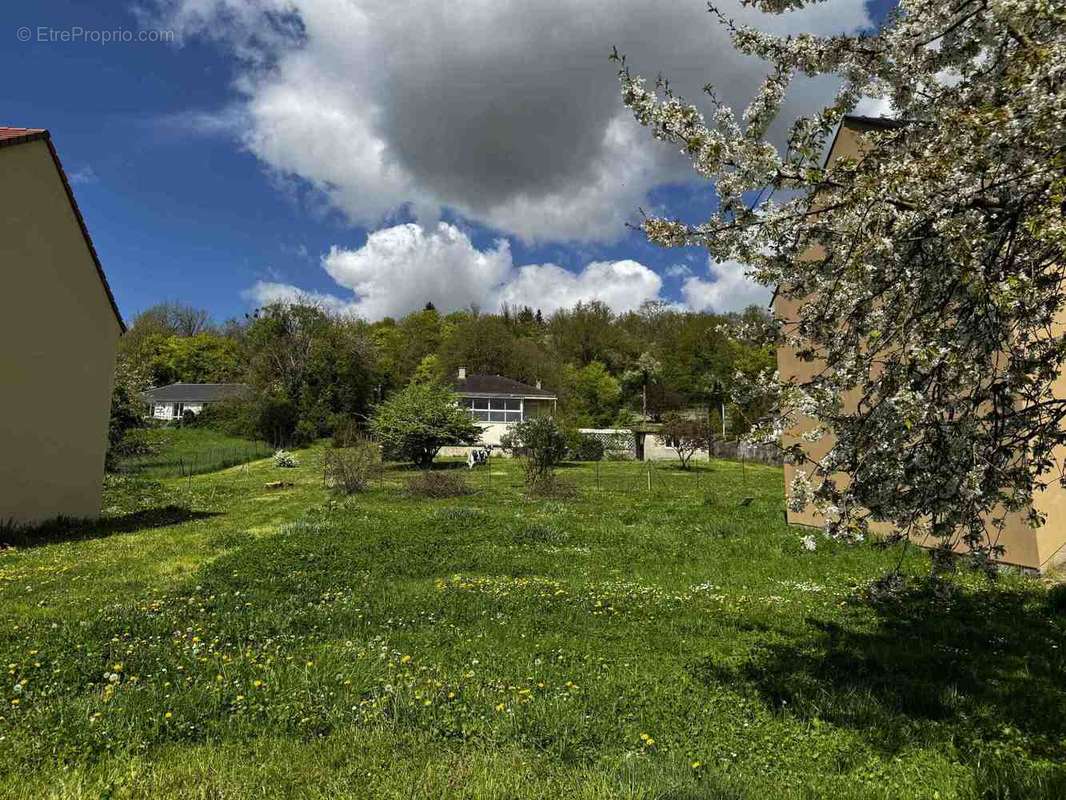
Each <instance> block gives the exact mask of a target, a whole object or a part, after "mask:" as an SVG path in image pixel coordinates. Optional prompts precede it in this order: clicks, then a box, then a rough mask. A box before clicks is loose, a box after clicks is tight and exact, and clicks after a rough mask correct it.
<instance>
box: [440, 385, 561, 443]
mask: <svg viewBox="0 0 1066 800" xmlns="http://www.w3.org/2000/svg"><path fill="white" fill-rule="evenodd" d="M452 391H454V392H455V393H456V394H457V395H459V402H460V404H461V405H463V406H464V407H465V408H468V409H470V416H471V417H473V418H474V421H475V422H476V423H477V424H478V427H480V428H481V444H482V445H485V446H488V447H499V446H500V437H502V436H503V434H504V433H506V432H507V430H508V429H509V428H510V427H511V426H512V425H514V424H515V423H516V422H521V421H523V420H525V419H528V418H530V417H538V416H543V415H545V414H554V413H555V408H556V404H557V401H558V397H556V396H555V394H553V393H552V392H549V391H547V390H545V389H543V388H541V385H540V382H539V381H538V382H537V385H536V386H530V385H529V384H527V383H522V382H521V381H516V380H512V379H511V378H504V377H503V376H501V375H467V374H466V369H465V368H460V369H459V374H458V375H457V377H456V380H455V381H454V382H453V384H452Z"/></svg>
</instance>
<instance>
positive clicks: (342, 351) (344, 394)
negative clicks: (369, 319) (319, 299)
mask: <svg viewBox="0 0 1066 800" xmlns="http://www.w3.org/2000/svg"><path fill="white" fill-rule="evenodd" d="M244 347H245V352H246V359H247V363H248V379H249V382H250V383H251V384H252V386H253V387H255V389H256V391H257V393H258V394H259V395H265V394H269V395H270V398H271V399H270V401H269V403H270V407H269V408H266V409H263V410H262V411H261V414H260V415H261V416H265V417H268V418H269V422H270V426H269V427H270V428H271V430H272V431H273V433H272V437H271V439H270V440H271V441H276V442H286V441H292V442H297V443H304V442H307V441H310V440H313V439H315V438H318V437H319V436H324V435H327V434H329V433H330V432H331V427H330V426H331V422H332V421H333V420H334V419H335V418H336V415H337V414H344V415H349V416H360V415H363V416H365V415H366V413H367V412H368V411H369V401H370V396H371V392H372V389H373V383H374V380H373V366H374V348H373V344H372V342H371V338H370V336H369V335H368V333H367V331H366V327H365V325H364V324H363V323H361V322H358V321H353V320H349V319H346V318H341V317H335V316H331V315H330V314H328V313H326V312H325V311H323V310H322V309H320V308H317V307H314V306H307V305H274V306H269V307H267V308H263V309H260V310H259V311H258V312H256V315H255V317H254V318H253V319H252V321H251V322H250V324H249V325H248V327H247V329H246V331H245V332H244ZM260 430H264V427H263V426H262V425H261V426H260Z"/></svg>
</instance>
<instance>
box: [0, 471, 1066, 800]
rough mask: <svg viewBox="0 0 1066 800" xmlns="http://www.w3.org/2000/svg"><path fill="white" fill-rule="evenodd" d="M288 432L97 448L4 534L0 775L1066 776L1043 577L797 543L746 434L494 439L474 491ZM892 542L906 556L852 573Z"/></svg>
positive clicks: (585, 794)
mask: <svg viewBox="0 0 1066 800" xmlns="http://www.w3.org/2000/svg"><path fill="white" fill-rule="evenodd" d="M300 455H301V465H300V467H299V468H298V469H295V470H280V469H276V468H273V467H272V466H270V464H269V462H256V463H252V464H248V465H245V466H243V467H235V468H233V469H229V470H226V471H223V472H217V473H213V474H210V475H202V476H197V477H193V478H189V479H181V480H165V481H162V482H148V481H143V480H140V479H131V478H115V479H111V481H110V483H109V486H108V491H107V508H106V516H105V518H104V519H103V520H102V521H101V522H100V523H97V524H96V525H94V526H90V527H85V528H83V529H77V530H74V531H70V532H68V533H66V534H64V535H63V536H62V537H54V538H53V539H52V540H50V541H47V542H46V543H42V544H40V545H39V546H36V547H27V548H22V549H18V550H9V551H6V552H0V662H2V663H3V664H5V665H6V669H7V685H6V687H5V688H4V690H3V692H4V695H3V703H4V706H5V707H4V708H3V709H2V710H0V745H2V746H0V796H2V797H5V798H35V799H36V798H44V797H63V798H86V797H93V798H95V797H107V798H165V797H196V798H247V797H257V798H260V797H263V798H266V797H270V798H273V797H293V798H362V797H404V798H419V797H431V798H439V797H469V798H549V797H550V798H554V797H566V798H607V797H625V798H671V799H672V800H687V799H689V798H692V799H694V798H729V799H730V800H740V799H741V798H753V799H754V798H759V799H760V800H761V799H762V798H817V797H833V798H840V799H841V800H843V799H844V798H886V800H887V799H888V798H892V800H895V798H912V797H913V798H943V799H944V800H946V799H947V798H1039V797H1045V798H1061V797H1063V796H1066V768H1064V767H1063V763H1064V759H1066V662H1064V655H1063V653H1064V651H1066V616H1062V615H1061V612H1059V615H1057V614H1056V612H1055V611H1054V610H1053V609H1052V608H1051V607H1050V606H1049V605H1048V598H1047V593H1046V592H1045V591H1044V589H1043V588H1041V587H1040V585H1039V584H1037V583H1036V582H1034V581H1031V580H1027V579H1023V578H1020V577H1011V576H1007V577H1005V578H1004V579H1002V580H1001V581H999V582H998V583H997V584H995V585H993V586H988V585H985V584H983V583H982V582H981V581H979V580H977V579H975V578H971V577H964V578H960V579H959V580H958V582H957V584H956V585H955V586H954V587H953V588H952V589H951V590H950V591H940V592H932V591H930V590H929V589H927V588H926V587H925V584H924V583H923V582H922V581H921V580H920V579H919V578H918V576H919V575H921V574H923V573H924V571H925V569H926V561H925V560H924V559H923V558H922V557H921V556H920V554H901V553H900V552H898V551H897V550H887V551H886V550H881V549H877V548H875V547H873V546H870V545H863V546H858V547H845V546H843V545H838V544H835V543H830V542H827V541H824V540H822V539H819V540H818V546H817V550H816V551H814V552H808V551H806V550H804V548H803V547H802V546H801V544H800V538H801V536H802V535H803V534H805V533H806V532H805V531H801V530H798V529H789V528H788V527H787V526H785V525H784V524H783V522H782V513H781V509H782V497H781V494H782V488H781V483H782V481H781V473H780V471H779V470H776V469H773V468H769V467H753V466H746V467H745V466H743V465H740V464H735V463H727V462H716V463H714V464H712V465H709V466H708V465H703V466H702V467H701V471H700V472H698V473H694V474H685V473H681V472H678V471H674V470H669V469H663V468H660V469H658V470H656V471H655V472H654V473H653V474H652V476H651V480H650V487H651V488H650V489H649V488H648V487H649V478H648V475H647V474H646V473H645V472H644V471H642V467H641V466H640V465H636V464H617V463H605V464H602V465H600V466H599V467H598V468H596V467H593V466H591V465H585V466H581V467H574V468H568V469H566V470H564V474H565V477H566V478H567V479H568V480H570V481H573V482H574V483H575V484H577V486H578V488H579V491H578V494H577V496H576V497H574V498H572V499H567V500H537V501H533V500H528V499H526V498H525V497H524V496H523V494H522V492H521V489H520V480H519V478H520V472H519V469H518V466H519V465H516V464H513V463H507V462H499V461H494V462H493V463H492V465H491V467H490V468H489V470H485V471H482V472H480V473H477V474H476V475H475V476H473V477H472V478H471V480H472V485H473V486H474V487H475V488H476V489H477V492H476V493H475V494H473V495H470V496H468V497H463V498H459V499H453V500H433V501H430V500H424V499H418V498H414V497H409V496H407V495H406V494H405V493H404V492H403V491H402V489H403V485H404V480H405V476H406V473H405V472H403V471H402V470H399V469H393V470H389V471H387V472H386V473H385V477H384V479H383V480H381V481H378V482H375V484H374V485H373V487H372V489H371V490H370V491H369V492H367V493H366V494H364V495H360V496H356V497H353V498H350V499H340V500H338V499H332V498H330V497H329V496H328V495H327V493H326V491H325V490H324V489H323V487H322V482H321V472H320V463H319V459H320V453H319V452H318V451H314V450H312V451H304V452H302V453H301V454H300ZM279 479H284V480H285V481H288V482H291V484H292V485H291V486H289V487H286V488H282V489H280V490H277V489H275V490H269V489H267V488H265V484H266V483H268V482H272V481H277V480H279ZM744 498H751V500H750V502H748V503H747V504H746V505H742V502H741V501H742V500H744ZM900 561H901V562H902V565H903V569H904V570H905V571H906V572H907V573H908V574H910V575H913V576H915V577H914V579H913V580H912V586H911V588H910V589H909V590H908V591H906V592H904V593H903V594H901V595H900V596H898V597H897V598H895V599H893V600H891V601H884V602H881V603H873V602H870V601H868V600H864V599H862V590H863V588H864V587H866V586H867V585H868V584H869V583H870V582H871V581H872V580H874V579H876V578H877V577H878V576H880V575H881V574H883V573H884V572H885V571H886V570H887V569H889V568H890V567H892V566H894V565H895V564H896V563H897V562H900Z"/></svg>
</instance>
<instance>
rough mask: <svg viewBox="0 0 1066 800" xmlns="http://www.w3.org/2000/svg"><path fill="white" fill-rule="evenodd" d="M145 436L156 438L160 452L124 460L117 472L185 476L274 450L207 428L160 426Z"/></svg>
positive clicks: (228, 465) (151, 476)
mask: <svg viewBox="0 0 1066 800" xmlns="http://www.w3.org/2000/svg"><path fill="white" fill-rule="evenodd" d="M148 435H149V436H151V437H152V438H153V439H157V440H158V441H159V443H160V445H161V447H160V449H159V452H158V453H153V454H151V455H144V456H132V457H129V458H125V459H123V460H122V461H121V462H120V463H119V466H118V472H119V473H121V474H123V475H137V476H140V477H142V478H177V477H188V476H189V475H200V474H203V473H205V472H215V471H216V470H220V469H225V468H226V467H232V466H236V465H237V464H245V463H247V462H249V461H255V460H256V459H260V458H263V457H265V456H266V455H269V454H270V453H271V452H273V449H272V448H271V447H270V445H268V444H267V443H266V442H252V441H248V440H247V439H238V438H235V437H233V436H226V435H225V434H223V433H219V432H218V431H213V430H209V429H207V428H159V429H157V430H153V431H150V432H149V434H148Z"/></svg>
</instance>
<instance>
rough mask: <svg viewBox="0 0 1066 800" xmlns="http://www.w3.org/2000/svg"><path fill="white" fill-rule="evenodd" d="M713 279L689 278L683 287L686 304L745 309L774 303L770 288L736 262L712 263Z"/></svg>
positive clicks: (724, 309) (695, 308)
mask: <svg viewBox="0 0 1066 800" xmlns="http://www.w3.org/2000/svg"><path fill="white" fill-rule="evenodd" d="M708 267H709V269H710V272H711V275H712V276H713V277H714V280H713V281H705V280H703V279H702V278H695V277H693V278H689V279H688V280H686V281H685V283H684V284H683V285H682V286H681V296H682V297H683V298H684V299H685V305H686V306H687V307H688V308H690V309H691V310H693V311H715V312H718V313H725V312H727V311H742V310H744V309H745V308H747V307H748V306H750V305H762V306H764V305H766V304H767V303H769V302H770V290H769V289H768V288H766V287H765V286H760V285H759V284H757V283H755V281H753V280H751V279H750V278H748V277H747V276H746V275H745V274H744V272H745V270H746V269H747V267H745V266H744V265H743V264H740V263H738V262H736V261H722V262H720V263H716V262H713V261H710V262H708Z"/></svg>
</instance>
